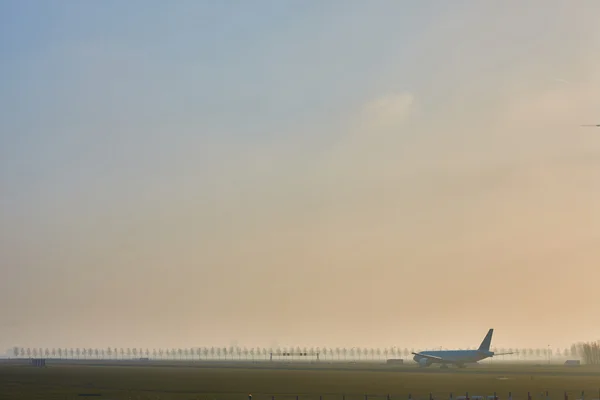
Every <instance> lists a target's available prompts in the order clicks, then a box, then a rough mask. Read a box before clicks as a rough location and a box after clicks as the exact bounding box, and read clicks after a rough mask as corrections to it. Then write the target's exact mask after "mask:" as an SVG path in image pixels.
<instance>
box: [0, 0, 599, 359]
mask: <svg viewBox="0 0 600 400" xmlns="http://www.w3.org/2000/svg"><path fill="white" fill-rule="evenodd" d="M598 15H600V2H598V1H597V0H589V1H584V0H577V1H563V0H556V1H550V0H539V1H533V0H532V1H527V2H518V1H501V0H498V1H483V0H482V1H476V0H471V1H460V0H457V1H452V2H450V1H400V0H389V1H383V0H369V1H349V0H343V1H342V0H338V1H327V0H319V1H296V0H287V1H252V2H249V1H233V0H231V1H209V0H207V1H191V0H190V1H184V0H177V1H174V2H168V1H162V0H161V1H159V0H156V1H149V0H143V1H142V0H128V1H116V0H114V1H112V0H105V1H94V2H92V1H79V0H71V1H67V0H60V1H52V2H48V1H34V0H31V1H25V2H24V1H18V0H14V1H12V0H0V57H1V59H0V60H1V61H0V185H1V186H0V194H1V196H0V265H1V268H2V270H1V271H2V276H1V277H2V279H1V280H0V282H1V283H0V349H4V348H7V347H10V346H13V345H20V346H41V347H46V346H48V347H53V346H73V347H75V346H88V347H89V346H91V347H105V346H117V347H120V346H123V347H127V346H139V347H144V348H145V347H150V348H153V347H169V346H172V347H175V346H176V347H190V346H204V345H208V346H210V345H229V344H231V343H232V342H233V341H237V343H238V344H240V345H246V346H255V345H260V346H270V345H274V344H279V345H282V346H283V345H300V346H303V345H307V346H311V345H314V346H369V347H376V346H394V345H395V346H399V347H409V348H410V347H415V348H424V347H433V346H440V345H441V346H445V347H452V346H462V347H466V346H473V345H478V344H479V342H480V341H481V339H482V338H483V336H484V335H485V333H486V330H487V329H488V328H490V327H494V328H495V329H496V332H495V337H494V340H493V345H496V346H498V347H500V346H507V347H508V346H519V347H529V346H532V347H533V346H539V347H545V346H546V345H547V344H551V345H552V346H554V347H564V346H568V345H570V344H571V343H572V342H574V341H579V340H592V339H593V340H595V339H598V338H599V337H600V319H598V312H597V305H598V280H599V279H600V269H599V268H598V265H599V261H600V246H599V244H600V206H599V204H600V129H593V128H580V127H578V125H579V124H582V123H600V25H598Z"/></svg>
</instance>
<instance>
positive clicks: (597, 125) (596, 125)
mask: <svg viewBox="0 0 600 400" xmlns="http://www.w3.org/2000/svg"><path fill="white" fill-rule="evenodd" d="M581 126H593V127H596V128H598V127H600V124H591V125H581Z"/></svg>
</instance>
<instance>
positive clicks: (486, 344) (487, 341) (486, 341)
mask: <svg viewBox="0 0 600 400" xmlns="http://www.w3.org/2000/svg"><path fill="white" fill-rule="evenodd" d="M493 333H494V329H490V330H489V331H488V333H487V335H485V338H483V342H481V344H480V345H479V349H478V350H479V351H490V345H491V344H492V334H493Z"/></svg>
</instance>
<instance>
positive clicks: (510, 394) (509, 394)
mask: <svg viewBox="0 0 600 400" xmlns="http://www.w3.org/2000/svg"><path fill="white" fill-rule="evenodd" d="M508 400H512V392H508Z"/></svg>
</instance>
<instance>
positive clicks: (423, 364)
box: [419, 358, 431, 367]
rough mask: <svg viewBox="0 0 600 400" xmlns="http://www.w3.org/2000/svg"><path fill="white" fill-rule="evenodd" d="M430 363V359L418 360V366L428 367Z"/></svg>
mask: <svg viewBox="0 0 600 400" xmlns="http://www.w3.org/2000/svg"><path fill="white" fill-rule="evenodd" d="M430 365H431V361H430V360H428V359H426V358H421V359H420V360H419V367H429V366H430Z"/></svg>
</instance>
